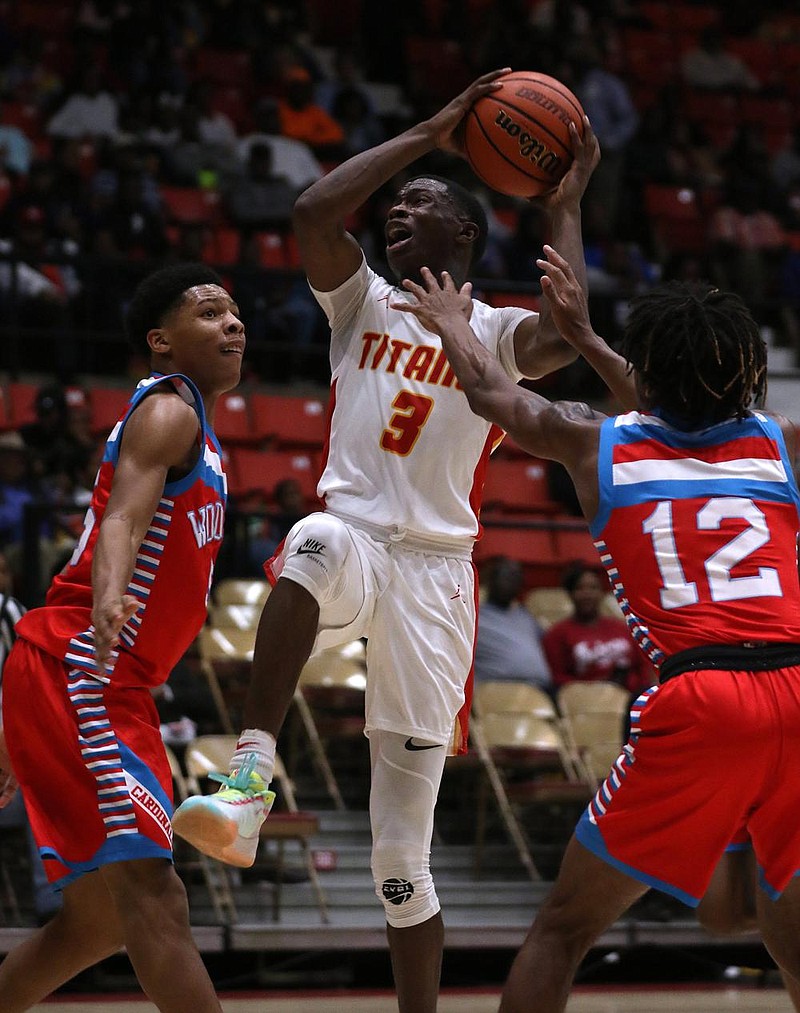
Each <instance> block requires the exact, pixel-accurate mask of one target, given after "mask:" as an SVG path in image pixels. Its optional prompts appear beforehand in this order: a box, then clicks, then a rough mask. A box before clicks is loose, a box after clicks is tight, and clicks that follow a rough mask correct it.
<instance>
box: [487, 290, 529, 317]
mask: <svg viewBox="0 0 800 1013" xmlns="http://www.w3.org/2000/svg"><path fill="white" fill-rule="evenodd" d="M486 302H487V303H488V304H489V305H490V306H497V307H500V306H520V307H522V309H525V310H532V311H533V312H534V313H538V312H539V309H540V307H541V297H540V296H538V295H536V294H534V293H533V292H487V293H486Z"/></svg>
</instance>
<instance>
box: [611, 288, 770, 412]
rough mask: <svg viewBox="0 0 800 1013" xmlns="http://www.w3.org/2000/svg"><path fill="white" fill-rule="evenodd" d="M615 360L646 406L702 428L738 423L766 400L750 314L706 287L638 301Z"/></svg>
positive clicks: (761, 353)
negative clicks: (629, 373) (635, 380)
mask: <svg viewBox="0 0 800 1013" xmlns="http://www.w3.org/2000/svg"><path fill="white" fill-rule="evenodd" d="M620 351H621V353H622V355H624V357H625V358H626V359H627V360H628V362H629V363H630V365H631V367H632V368H633V369H634V370H635V371H636V372H637V373H638V375H639V378H640V381H641V382H643V383H644V385H645V387H646V388H647V392H648V396H649V398H650V399H651V401H652V406H653V407H655V408H661V409H663V410H664V411H665V412H667V413H669V414H671V415H672V416H674V417H675V418H676V419H678V420H680V422H681V423H683V424H686V425H688V426H690V427H692V428H702V427H703V426H705V425H712V424H713V423H716V422H721V421H722V420H723V419H726V418H743V417H744V415H745V414H746V413H747V410H748V408H749V407H750V405H752V404H758V403H760V402H761V401H762V399H763V397H764V396H765V394H766V387H767V349H766V345H765V344H764V340H763V338H762V337H761V332H760V330H759V327H758V324H756V322H755V320H754V319H753V317H752V315H751V314H750V310H749V309H748V308H747V306H746V305H745V304H744V302H743V301H742V300H741V299H740V298H739V296H737V295H734V294H733V293H732V292H721V291H720V290H719V289H717V288H714V286H713V285H710V284H709V283H707V282H676V281H673V282H669V283H668V284H666V285H663V286H660V287H659V288H657V289H653V290H651V291H650V292H646V293H644V294H643V295H641V296H637V298H636V299H634V300H633V302H632V304H631V313H630V316H629V317H628V320H627V323H626V325H625V329H624V333H623V339H622V347H621V349H620Z"/></svg>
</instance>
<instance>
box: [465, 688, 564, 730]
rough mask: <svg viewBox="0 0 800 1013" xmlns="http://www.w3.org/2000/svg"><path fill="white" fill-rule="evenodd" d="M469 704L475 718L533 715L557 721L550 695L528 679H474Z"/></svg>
mask: <svg viewBox="0 0 800 1013" xmlns="http://www.w3.org/2000/svg"><path fill="white" fill-rule="evenodd" d="M472 706H473V708H474V710H475V713H476V714H477V715H478V717H486V716H487V715H488V714H533V715H534V716H535V717H538V718H544V719H545V720H546V721H557V720H558V709H557V708H556V705H555V703H554V701H553V698H552V697H551V696H550V695H549V693H547V692H546V691H545V690H543V689H541V688H540V687H539V686H534V685H532V684H531V683H529V682H513V681H511V680H502V679H497V680H495V679H491V680H489V681H488V682H476V683H475V689H474V691H473V698H472Z"/></svg>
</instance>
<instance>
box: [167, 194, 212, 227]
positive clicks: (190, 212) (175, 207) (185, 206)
mask: <svg viewBox="0 0 800 1013" xmlns="http://www.w3.org/2000/svg"><path fill="white" fill-rule="evenodd" d="M160 192H161V200H162V202H163V205H164V211H165V214H166V216H167V220H168V221H169V222H173V223H177V224H180V223H183V222H185V223H190V224H191V223H195V222H207V223H208V224H211V225H213V224H215V223H218V222H219V220H220V216H221V209H220V196H219V193H218V192H217V191H216V190H207V189H205V188H203V187H192V186H162V187H161V191H160Z"/></svg>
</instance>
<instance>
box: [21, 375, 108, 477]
mask: <svg viewBox="0 0 800 1013" xmlns="http://www.w3.org/2000/svg"><path fill="white" fill-rule="evenodd" d="M84 407H85V408H86V409H87V410H88V405H86V402H85V399H84ZM34 411H35V413H36V417H35V419H34V420H33V421H32V422H27V423H25V424H24V425H22V426H20V428H19V434H20V436H21V437H22V439H23V441H24V442H25V446H26V447H27V448H28V449H29V450H30V452H31V458H30V460H31V467H32V470H33V474H34V475H35V476H36V478H37V479H38V480H39V481H40V482H42V484H43V485H44V486H45V487H47V488H48V489H49V490H50V491H51V492H52V494H53V495H54V497H55V495H56V494H57V493H58V492H66V491H68V490H70V489H71V488H72V487H73V486H74V485H75V484H76V483H77V482H78V481H79V479H81V478H82V477H83V472H84V469H85V468H86V466H87V464H88V462H89V460H90V459H91V457H92V454H93V452H94V449H95V440H94V439H93V438H92V436H91V434H90V433H88V432H86V431H82V432H81V431H79V429H78V428H77V427H76V426H75V425H74V423H73V421H72V417H73V414H78V413H79V411H80V409H79V406H78V404H77V403H76V405H75V408H74V409H73V408H71V407H70V405H69V403H68V400H67V394H66V391H65V390H64V388H63V387H62V385H61V384H59V383H47V384H44V385H43V386H42V387H40V388H39V391H38V392H37V394H36V399H35V401H34Z"/></svg>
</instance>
